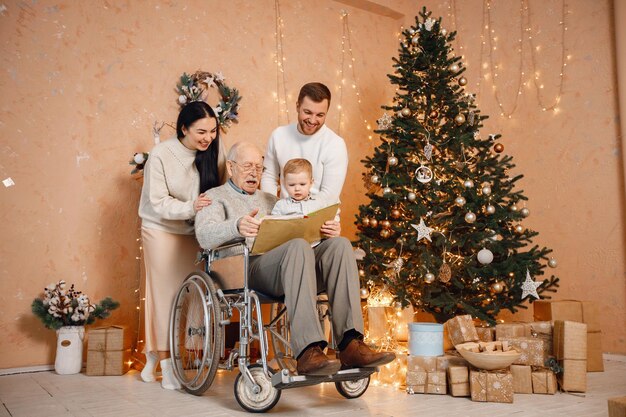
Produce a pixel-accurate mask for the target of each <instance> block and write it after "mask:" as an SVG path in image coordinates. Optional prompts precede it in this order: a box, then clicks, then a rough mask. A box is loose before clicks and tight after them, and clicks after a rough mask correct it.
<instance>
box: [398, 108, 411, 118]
mask: <svg viewBox="0 0 626 417" xmlns="http://www.w3.org/2000/svg"><path fill="white" fill-rule="evenodd" d="M400 114H401V115H402V117H409V116H410V115H411V110H409V109H407V108H406V107H405V108H403V109H402V110H400Z"/></svg>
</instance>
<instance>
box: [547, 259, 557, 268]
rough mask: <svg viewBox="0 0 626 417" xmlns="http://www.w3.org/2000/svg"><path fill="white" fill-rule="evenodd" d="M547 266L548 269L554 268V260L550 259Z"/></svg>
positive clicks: (555, 264) (555, 263)
mask: <svg viewBox="0 0 626 417" xmlns="http://www.w3.org/2000/svg"><path fill="white" fill-rule="evenodd" d="M548 266H549V267H550V268H556V266H557V262H556V259H554V258H550V260H549V261H548Z"/></svg>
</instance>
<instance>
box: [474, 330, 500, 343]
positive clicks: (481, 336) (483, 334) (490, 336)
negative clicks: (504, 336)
mask: <svg viewBox="0 0 626 417" xmlns="http://www.w3.org/2000/svg"><path fill="white" fill-rule="evenodd" d="M476 334H477V335H478V340H479V341H480V342H493V341H494V340H496V328H495V327H476Z"/></svg>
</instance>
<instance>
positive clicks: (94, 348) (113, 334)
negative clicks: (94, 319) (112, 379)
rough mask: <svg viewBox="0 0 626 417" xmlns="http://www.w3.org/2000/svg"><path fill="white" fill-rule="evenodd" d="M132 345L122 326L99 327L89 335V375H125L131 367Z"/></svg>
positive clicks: (90, 331) (89, 332)
mask: <svg viewBox="0 0 626 417" xmlns="http://www.w3.org/2000/svg"><path fill="white" fill-rule="evenodd" d="M130 354H131V350H130V344H129V343H128V342H126V343H125V342H124V328H123V327H121V326H109V327H99V328H95V329H91V330H89V331H88V333H87V371H86V373H87V375H123V374H125V373H126V372H127V371H128V368H129V367H130Z"/></svg>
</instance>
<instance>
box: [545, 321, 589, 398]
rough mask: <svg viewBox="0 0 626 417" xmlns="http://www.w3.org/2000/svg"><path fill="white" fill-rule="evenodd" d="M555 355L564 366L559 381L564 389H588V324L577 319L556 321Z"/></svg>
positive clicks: (578, 390) (579, 390) (581, 390)
mask: <svg viewBox="0 0 626 417" xmlns="http://www.w3.org/2000/svg"><path fill="white" fill-rule="evenodd" d="M553 342H554V345H553V350H554V355H555V356H556V359H557V361H558V362H559V364H560V365H561V367H562V368H563V372H562V373H561V374H559V378H558V379H559V382H560V383H561V388H562V389H563V390H564V391H575V392H585V391H586V390H587V325H586V324H585V323H578V322H575V321H562V320H556V321H555V322H554V340H553Z"/></svg>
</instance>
